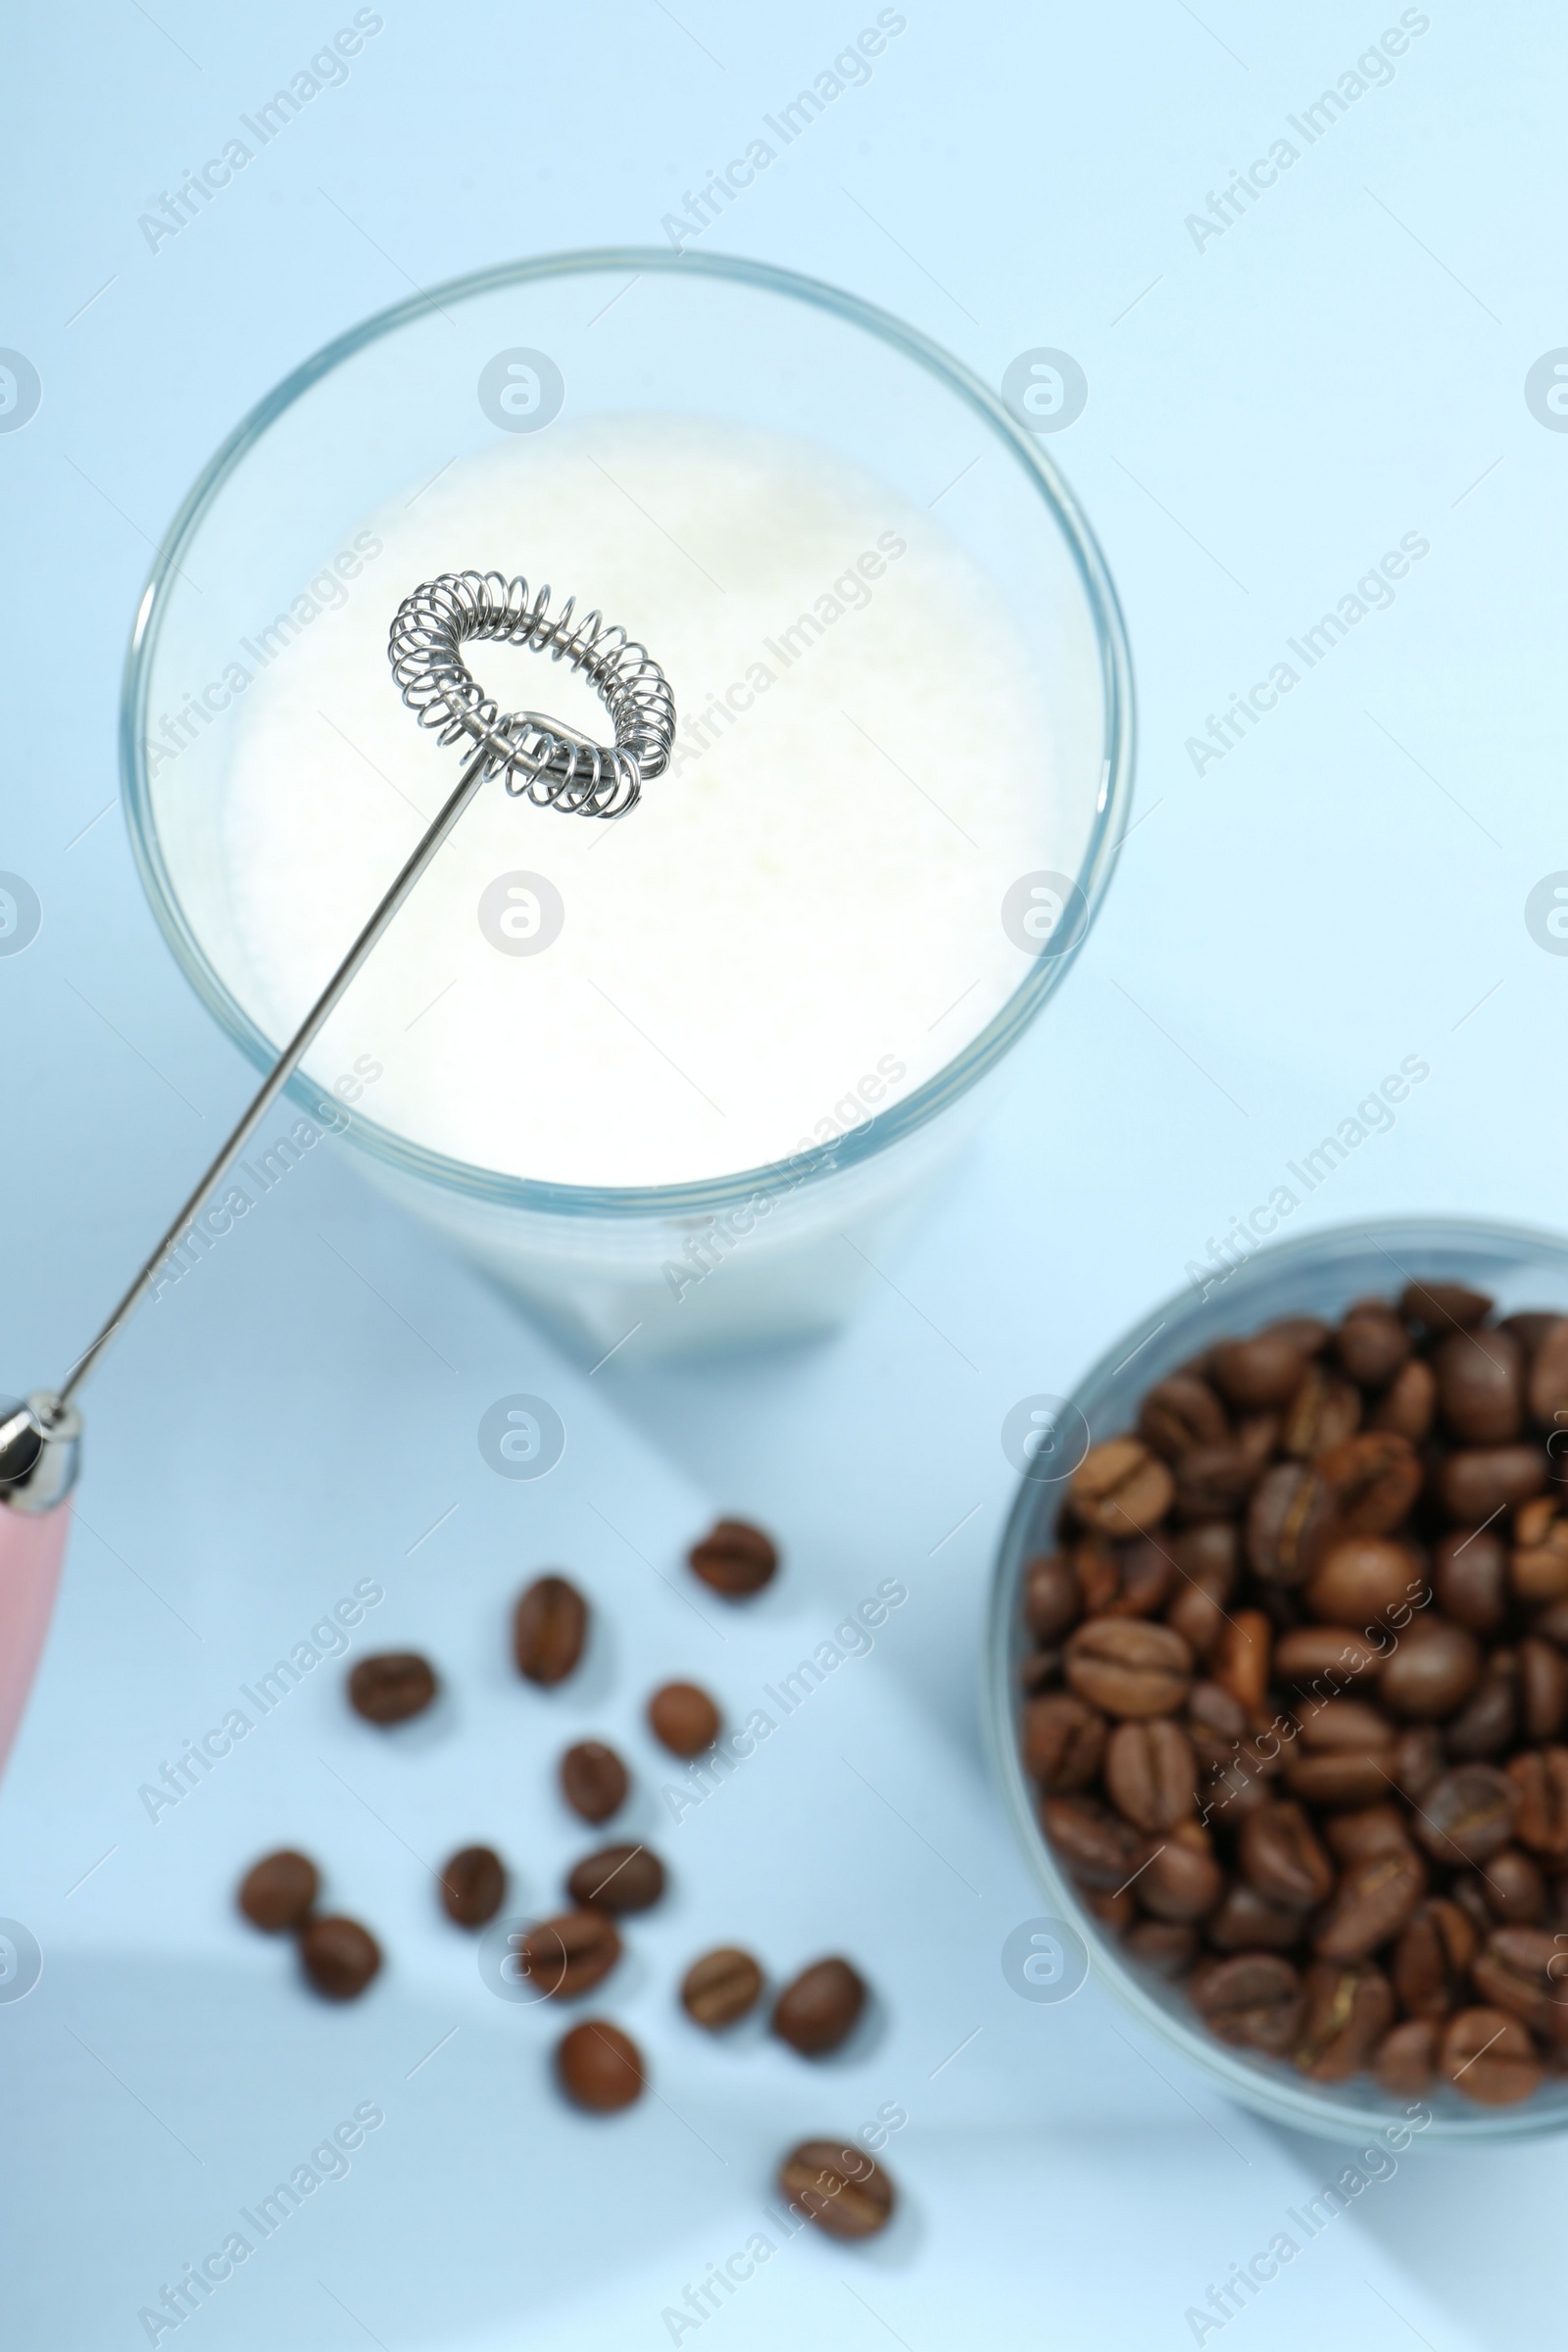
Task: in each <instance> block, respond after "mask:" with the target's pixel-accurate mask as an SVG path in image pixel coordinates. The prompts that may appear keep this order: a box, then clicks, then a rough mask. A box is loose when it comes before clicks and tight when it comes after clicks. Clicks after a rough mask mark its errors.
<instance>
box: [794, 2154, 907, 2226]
mask: <svg viewBox="0 0 1568 2352" xmlns="http://www.w3.org/2000/svg"><path fill="white" fill-rule="evenodd" d="M778 2184H779V2187H780V2189H781V2190H782V2191H783V2193H784V2196H785V2197H786V2199H787V2200H788V2202H789V2203H790V2204H791V2205H793V2206H794V2207H795V2208H796V2210H797V2211H798V2212H800V2213H804V2214H805V2215H806V2217H807V2219H808V2220H809V2221H812V2222H815V2224H816V2226H817V2228H818V2229H825V2230H826V2231H827V2233H828V2235H829V2237H850V2238H855V2237H874V2236H875V2235H876V2232H877V2231H878V2230H879V2229H886V2228H887V2225H888V2223H889V2222H890V2221H891V2220H892V2218H893V2208H894V2206H895V2204H896V2203H897V2201H898V2199H897V2193H896V2191H895V2189H894V2186H893V2182H892V2181H891V2180H890V2179H889V2178H888V2175H887V2174H886V2173H885V2172H884V2171H883V2169H882V2167H881V2165H879V2164H877V2163H875V2162H873V2160H872V2159H871V2157H869V2156H868V2155H867V2154H866V2152H865V2150H864V2149H863V2148H860V2147H856V2146H855V2145H854V2144H853V2143H851V2144H848V2145H846V2144H845V2143H843V2142H841V2141H839V2140H836V2139H803V2140H802V2142H801V2144H800V2146H799V2147H798V2148H792V2149H791V2150H790V2152H789V2154H788V2155H787V2156H786V2157H785V2159H784V2161H783V2163H782V2164H781V2165H780V2166H779V2168H778Z"/></svg>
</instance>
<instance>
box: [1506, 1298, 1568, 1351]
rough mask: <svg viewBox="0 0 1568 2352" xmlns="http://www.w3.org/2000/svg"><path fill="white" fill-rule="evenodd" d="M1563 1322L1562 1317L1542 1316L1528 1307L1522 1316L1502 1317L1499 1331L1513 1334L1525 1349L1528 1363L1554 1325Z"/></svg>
mask: <svg viewBox="0 0 1568 2352" xmlns="http://www.w3.org/2000/svg"><path fill="white" fill-rule="evenodd" d="M1561 1321H1562V1317H1561V1316H1560V1315H1550V1314H1542V1313H1539V1312H1534V1311H1532V1310H1531V1309H1530V1308H1528V1307H1527V1308H1526V1309H1525V1311H1524V1312H1523V1313H1522V1314H1517V1315H1503V1316H1501V1317H1500V1318H1499V1320H1498V1323H1497V1329H1498V1330H1499V1331H1511V1332H1512V1334H1513V1336H1514V1338H1515V1339H1516V1340H1517V1341H1518V1343H1519V1345H1520V1347H1521V1348H1523V1349H1524V1351H1525V1360H1526V1362H1528V1361H1529V1360H1530V1358H1531V1357H1532V1356H1533V1355H1534V1354H1535V1352H1536V1349H1537V1348H1539V1347H1540V1346H1541V1343H1542V1341H1543V1340H1544V1338H1545V1336H1546V1334H1547V1332H1548V1331H1550V1329H1551V1327H1552V1325H1553V1324H1554V1323H1560V1322H1561Z"/></svg>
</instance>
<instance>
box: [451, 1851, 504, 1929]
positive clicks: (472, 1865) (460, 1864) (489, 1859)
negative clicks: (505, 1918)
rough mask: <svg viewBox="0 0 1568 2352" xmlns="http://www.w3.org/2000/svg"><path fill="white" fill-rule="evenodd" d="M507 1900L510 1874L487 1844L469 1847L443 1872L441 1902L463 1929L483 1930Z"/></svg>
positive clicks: (452, 1918)
mask: <svg viewBox="0 0 1568 2352" xmlns="http://www.w3.org/2000/svg"><path fill="white" fill-rule="evenodd" d="M506 1899H507V1872H506V1865H505V1863H504V1862H503V1861H502V1859H501V1856H500V1855H499V1854H498V1853H495V1852H493V1851H492V1850H491V1848H490V1847H489V1846H488V1845H466V1846H465V1847H464V1848H463V1850H462V1852H461V1853H456V1854H454V1855H453V1857H452V1859H451V1861H450V1862H449V1863H448V1864H447V1866H446V1868H445V1870H444V1871H443V1872H442V1873H441V1901H442V1905H443V1907H444V1908H445V1911H446V1915H447V1917H448V1919H450V1920H452V1921H454V1922H455V1923H456V1925H457V1926H458V1927H460V1928H482V1927H483V1926H484V1925H485V1923H486V1921H487V1920H492V1919H494V1917H495V1915H496V1913H497V1912H498V1911H499V1910H500V1908H501V1906H502V1904H503V1903H504V1902H505V1901H506Z"/></svg>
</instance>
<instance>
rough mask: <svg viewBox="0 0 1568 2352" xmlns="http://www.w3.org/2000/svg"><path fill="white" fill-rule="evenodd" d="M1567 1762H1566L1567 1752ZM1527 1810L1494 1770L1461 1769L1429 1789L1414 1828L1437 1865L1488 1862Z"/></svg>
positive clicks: (1506, 1780)
mask: <svg viewBox="0 0 1568 2352" xmlns="http://www.w3.org/2000/svg"><path fill="white" fill-rule="evenodd" d="M1563 1758H1564V1762H1565V1763H1568V1750H1564V1751H1563ZM1523 1810H1524V1808H1523V1806H1522V1805H1521V1803H1520V1798H1519V1791H1518V1790H1517V1789H1516V1788H1515V1786H1514V1784H1513V1783H1512V1782H1511V1781H1510V1780H1509V1778H1508V1777H1507V1775H1506V1774H1505V1773H1501V1772H1498V1771H1497V1769H1496V1767H1495V1765H1492V1764H1458V1765H1455V1767H1454V1768H1453V1770H1452V1771H1451V1772H1446V1773H1445V1774H1444V1776H1443V1778H1442V1779H1441V1780H1440V1781H1437V1782H1435V1783H1434V1784H1433V1786H1432V1787H1431V1788H1430V1789H1428V1790H1427V1792H1426V1794H1425V1796H1424V1797H1423V1798H1422V1799H1421V1803H1420V1805H1419V1807H1418V1808H1417V1810H1416V1813H1415V1817H1414V1820H1413V1823H1412V1825H1411V1826H1412V1827H1413V1829H1414V1831H1415V1835H1416V1838H1417V1839H1418V1840H1419V1841H1420V1843H1421V1844H1422V1845H1423V1846H1425V1848H1426V1850H1427V1852H1428V1853H1429V1854H1430V1855H1431V1856H1432V1859H1433V1861H1434V1862H1446V1863H1448V1864H1450V1865H1451V1864H1453V1863H1455V1862H1485V1861H1486V1860H1487V1858H1488V1856H1489V1855H1490V1854H1495V1852H1496V1851H1497V1849H1498V1847H1499V1846H1504V1845H1506V1844H1507V1843H1508V1840H1509V1838H1511V1837H1512V1836H1513V1832H1514V1816H1515V1813H1516V1812H1522V1811H1523ZM1525 1842H1526V1843H1527V1844H1528V1843H1529V1842H1530V1840H1529V1839H1528V1838H1527V1839H1525Z"/></svg>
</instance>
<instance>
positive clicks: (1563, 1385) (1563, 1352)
mask: <svg viewBox="0 0 1568 2352" xmlns="http://www.w3.org/2000/svg"><path fill="white" fill-rule="evenodd" d="M1527 1345H1528V1343H1527ZM1525 1393H1526V1400H1527V1402H1528V1403H1529V1406H1530V1417H1531V1419H1532V1420H1533V1421H1536V1422H1539V1423H1540V1425H1541V1427H1542V1428H1543V1429H1551V1430H1556V1429H1561V1428H1563V1427H1564V1425H1565V1423H1568V1315H1554V1316H1553V1317H1552V1319H1551V1321H1550V1323H1549V1324H1548V1325H1547V1327H1546V1329H1545V1330H1544V1332H1542V1333H1541V1335H1540V1337H1539V1338H1538V1339H1537V1340H1536V1341H1535V1343H1534V1345H1533V1346H1530V1367H1529V1372H1528V1375H1527V1379H1526V1391H1525Z"/></svg>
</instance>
